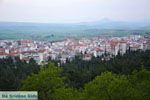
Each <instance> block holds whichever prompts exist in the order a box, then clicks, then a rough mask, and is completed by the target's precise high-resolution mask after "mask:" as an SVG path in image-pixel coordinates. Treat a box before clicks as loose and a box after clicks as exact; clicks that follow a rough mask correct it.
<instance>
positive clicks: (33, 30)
mask: <svg viewBox="0 0 150 100" xmlns="http://www.w3.org/2000/svg"><path fill="white" fill-rule="evenodd" d="M134 33H137V34H149V33H150V23H149V22H148V21H147V22H146V21H141V22H125V21H113V20H110V19H107V18H105V19H102V20H99V21H93V22H81V23H29V22H0V39H22V38H27V39H37V40H49V41H55V40H63V39H66V38H67V37H75V38H80V37H92V36H99V35H113V36H126V35H130V34H134Z"/></svg>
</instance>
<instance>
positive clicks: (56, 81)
mask: <svg viewBox="0 0 150 100" xmlns="http://www.w3.org/2000/svg"><path fill="white" fill-rule="evenodd" d="M61 71H62V69H61V68H58V67H55V66H54V64H52V63H49V64H48V68H43V69H42V70H41V71H40V72H39V74H34V75H32V76H29V77H28V78H27V79H26V80H24V81H23V83H22V86H21V87H20V90H25V91H38V94H39V100H54V98H55V96H54V94H55V90H56V89H58V88H61V87H63V86H64V84H63V80H64V78H62V77H59V76H60V72H61Z"/></svg>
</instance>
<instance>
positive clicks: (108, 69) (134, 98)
mask: <svg viewBox="0 0 150 100" xmlns="http://www.w3.org/2000/svg"><path fill="white" fill-rule="evenodd" d="M104 56H105V55H103V56H101V57H97V58H95V57H93V58H92V60H91V61H84V60H82V59H81V57H80V56H76V57H75V59H74V60H73V61H69V60H68V61H67V63H66V64H63V65H61V66H60V67H58V66H57V61H52V60H50V61H49V63H48V64H47V65H44V66H39V65H37V64H36V62H35V61H34V60H33V59H31V60H30V62H29V63H26V62H25V61H21V60H19V59H18V58H11V57H9V58H7V59H0V63H1V64H0V90H20V91H38V98H39V100H149V99H150V95H149V93H150V60H149V59H150V50H147V51H127V52H126V54H124V55H121V54H118V55H117V56H115V57H113V58H111V59H110V60H105V59H104V60H102V58H103V57H104Z"/></svg>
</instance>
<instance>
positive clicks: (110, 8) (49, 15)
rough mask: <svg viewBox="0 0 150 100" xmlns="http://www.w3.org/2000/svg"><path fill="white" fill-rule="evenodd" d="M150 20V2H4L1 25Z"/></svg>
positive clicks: (115, 0) (55, 0)
mask: <svg viewBox="0 0 150 100" xmlns="http://www.w3.org/2000/svg"><path fill="white" fill-rule="evenodd" d="M103 18H108V19H111V20H117V21H146V20H148V21H149V20H150V0H0V21H11V22H41V23H77V22H91V21H98V20H101V19H103Z"/></svg>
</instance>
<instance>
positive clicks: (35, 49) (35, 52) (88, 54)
mask: <svg viewBox="0 0 150 100" xmlns="http://www.w3.org/2000/svg"><path fill="white" fill-rule="evenodd" d="M129 49H130V50H132V51H136V50H150V35H145V36H141V35H130V36H127V37H93V38H90V39H88V38H82V39H66V40H64V41H59V42H47V41H34V40H28V39H22V40H0V58H6V57H8V56H11V57H16V56H18V57H19V58H20V59H21V60H25V61H27V62H29V60H30V59H31V58H33V59H34V60H35V61H36V62H37V63H38V64H42V63H43V62H46V61H47V60H48V59H49V58H51V59H52V60H59V61H60V62H61V63H66V60H67V59H68V60H72V59H73V58H74V57H75V55H78V54H82V55H83V60H91V58H92V57H93V56H95V57H98V56H101V55H103V54H104V53H108V54H110V55H113V56H116V55H117V54H118V53H120V54H122V55H123V54H125V53H126V51H127V50H129Z"/></svg>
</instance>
